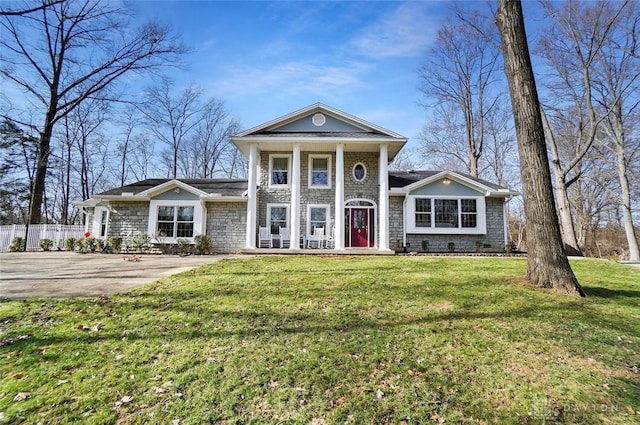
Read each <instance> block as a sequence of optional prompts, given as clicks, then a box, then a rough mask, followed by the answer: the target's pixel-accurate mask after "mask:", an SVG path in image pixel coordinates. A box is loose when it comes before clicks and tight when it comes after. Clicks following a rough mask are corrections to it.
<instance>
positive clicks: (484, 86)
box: [420, 11, 500, 177]
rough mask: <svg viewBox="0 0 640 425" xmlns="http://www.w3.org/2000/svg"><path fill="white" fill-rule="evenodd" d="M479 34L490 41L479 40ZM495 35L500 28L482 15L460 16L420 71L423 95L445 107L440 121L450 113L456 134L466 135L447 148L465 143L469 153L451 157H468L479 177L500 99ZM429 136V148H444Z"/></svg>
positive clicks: (458, 151) (440, 37) (456, 152)
mask: <svg viewBox="0 0 640 425" xmlns="http://www.w3.org/2000/svg"><path fill="white" fill-rule="evenodd" d="M478 31H480V32H482V33H483V34H485V36H482V37H480V36H478ZM495 33H496V31H495V27H494V26H492V25H491V22H490V21H489V20H487V19H486V18H484V17H482V16H481V15H480V14H479V13H477V12H475V11H474V12H471V13H470V14H468V16H465V17H464V18H463V17H461V16H460V14H457V15H455V17H453V18H452V20H450V21H449V22H447V23H446V24H445V25H443V26H442V27H441V28H440V29H439V30H438V36H437V39H436V44H435V47H434V49H433V51H432V52H431V55H430V59H429V60H428V61H427V63H425V64H424V65H423V66H422V67H421V68H420V79H421V80H422V86H421V91H422V92H423V93H424V94H425V95H426V96H429V97H431V96H434V97H435V98H436V99H437V101H438V103H439V104H440V105H443V107H442V108H441V109H440V113H439V114H438V116H439V118H442V117H444V116H445V115H444V114H449V116H450V118H451V119H455V127H456V130H455V131H456V132H460V133H462V134H461V136H462V137H460V138H456V139H450V140H449V141H448V143H447V145H449V144H451V143H453V141H454V140H463V141H464V150H461V149H459V146H456V149H455V150H453V151H451V152H450V154H451V156H453V157H457V158H458V159H461V158H463V157H464V158H465V160H464V162H465V163H466V165H467V171H468V172H469V173H470V174H471V175H472V176H475V177H478V174H479V168H478V161H479V159H480V158H481V157H482V155H483V152H484V143H485V136H486V133H485V122H486V121H485V120H486V117H487V115H489V114H490V113H491V111H492V110H493V109H494V107H495V106H496V103H497V102H498V99H499V98H500V93H499V92H497V91H496V90H495V89H494V85H495V84H494V83H495V82H496V80H497V78H498V73H499V69H500V64H499V59H500V52H499V50H498V49H497V48H496V44H497V43H493V42H492V41H491V37H495V36H497V35H496V34H495ZM445 105H446V106H445ZM451 112H453V114H451ZM449 128H450V129H453V128H454V127H451V126H449ZM425 136H426V137H425V138H424V140H425V142H424V143H426V144H428V145H435V144H438V143H439V140H438V137H437V136H436V138H432V137H430V136H431V131H430V129H428V130H427V133H426V134H425Z"/></svg>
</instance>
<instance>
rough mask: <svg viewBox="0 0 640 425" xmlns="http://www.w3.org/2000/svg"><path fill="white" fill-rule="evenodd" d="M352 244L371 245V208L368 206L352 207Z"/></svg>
mask: <svg viewBox="0 0 640 425" xmlns="http://www.w3.org/2000/svg"><path fill="white" fill-rule="evenodd" d="M351 246H353V247H368V246H369V210H368V209H366V208H352V209H351Z"/></svg>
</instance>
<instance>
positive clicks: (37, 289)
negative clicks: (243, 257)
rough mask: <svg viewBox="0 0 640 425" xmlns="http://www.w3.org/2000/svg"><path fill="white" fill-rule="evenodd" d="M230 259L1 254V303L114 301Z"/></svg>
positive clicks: (165, 256) (210, 256)
mask: <svg viewBox="0 0 640 425" xmlns="http://www.w3.org/2000/svg"><path fill="white" fill-rule="evenodd" d="M224 257H227V256H215V255H190V256H186V257H179V256H176V255H140V256H139V261H125V260H124V259H123V255H110V254H77V253H73V252H65V251H62V252H5V253H0V299H7V298H12V299H15V298H26V297H67V298H68V297H85V296H99V295H110V294H114V293H116V292H120V291H124V290H127V289H130V288H134V287H136V286H140V285H143V284H145V283H149V282H153V281H155V280H158V279H160V278H162V277H165V276H169V275H172V274H176V273H179V272H183V271H185V270H189V269H192V268H194V267H197V266H200V265H202V264H208V263H212V262H214V261H217V260H219V259H221V258H224Z"/></svg>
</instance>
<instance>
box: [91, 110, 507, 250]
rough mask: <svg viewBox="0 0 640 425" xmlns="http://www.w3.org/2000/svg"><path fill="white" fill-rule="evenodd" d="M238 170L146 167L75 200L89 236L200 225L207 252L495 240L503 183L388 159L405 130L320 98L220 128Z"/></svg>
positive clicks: (159, 239) (162, 235)
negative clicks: (173, 171) (172, 174)
mask: <svg viewBox="0 0 640 425" xmlns="http://www.w3.org/2000/svg"><path fill="white" fill-rule="evenodd" d="M231 140H232V142H233V143H234V144H235V146H237V148H238V149H239V150H240V151H241V152H242V153H243V154H244V155H245V156H246V158H247V159H248V160H249V172H248V180H224V179H218V180H198V179H148V180H144V181H141V182H138V183H134V184H131V185H127V186H123V187H120V188H116V189H112V190H108V191H106V192H103V193H99V194H97V195H94V196H93V197H92V198H91V199H89V200H86V201H84V202H82V203H80V205H81V206H82V207H83V208H84V210H85V212H86V223H87V231H90V232H91V233H92V234H93V235H94V236H96V237H100V238H106V237H110V236H125V237H126V236H131V235H133V234H137V233H146V234H148V235H149V236H151V239H152V243H172V242H176V240H177V239H178V238H188V239H190V240H192V238H193V237H194V236H195V235H198V234H207V235H210V236H211V238H212V240H213V250H214V251H216V252H238V251H251V252H253V251H255V250H256V249H260V248H269V249H271V248H278V249H281V248H284V249H289V250H291V251H298V250H300V249H308V248H323V249H331V250H333V251H335V252H342V251H344V252H355V251H356V250H366V251H367V252H372V253H373V252H376V253H391V252H393V250H394V249H404V248H405V247H407V248H408V249H410V250H413V251H416V250H427V249H428V250H429V251H445V252H446V251H455V252H475V251H478V250H479V249H482V250H485V251H503V250H504V248H505V244H506V242H507V232H506V221H507V220H506V213H505V205H506V202H507V201H508V200H509V199H510V198H511V197H512V196H514V195H516V193H515V192H512V191H510V190H509V189H507V188H504V187H501V186H498V185H495V184H492V183H490V182H487V181H484V180H481V179H478V178H474V177H471V176H467V175H464V174H460V173H457V172H453V171H440V172H433V171H411V170H410V171H402V172H398V171H389V169H388V167H389V163H390V162H391V161H392V160H393V159H394V157H395V156H396V155H397V154H398V152H399V151H400V150H401V149H402V148H403V146H404V145H405V143H406V142H407V139H406V138H405V137H403V136H401V135H399V134H396V133H394V132H392V131H389V130H387V129H384V128H382V127H379V126H377V125H375V124H372V123H369V122H367V121H365V120H362V119H360V118H358V117H355V116H353V115H349V114H347V113H345V112H342V111H339V110H337V109H334V108H331V107H329V106H326V105H323V104H320V103H318V104H314V105H311V106H309V107H306V108H304V109H301V110H298V111H295V112H293V113H290V114H288V115H285V116H283V117H280V118H277V119H275V120H273V121H269V122H267V123H265V124H262V125H259V126H257V127H254V128H251V129H249V130H246V131H244V132H242V133H239V134H237V135H235V136H233V137H232V139H231Z"/></svg>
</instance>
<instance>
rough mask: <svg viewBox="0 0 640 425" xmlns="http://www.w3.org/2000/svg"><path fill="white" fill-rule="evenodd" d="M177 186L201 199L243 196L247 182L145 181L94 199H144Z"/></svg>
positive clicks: (112, 190)
mask: <svg viewBox="0 0 640 425" xmlns="http://www.w3.org/2000/svg"><path fill="white" fill-rule="evenodd" d="M174 186H177V187H181V188H183V189H185V190H188V191H190V192H192V193H194V194H196V195H199V196H201V197H206V196H243V194H244V192H245V191H246V190H247V180H240V179H146V180H142V181H139V182H136V183H131V184H128V185H125V186H122V187H118V188H115V189H110V190H107V191H104V192H102V193H98V194H97V195H93V197H94V198H101V197H102V198H105V197H106V198H109V197H113V196H138V197H140V198H146V197H150V196H153V195H155V194H157V193H162V192H164V191H166V190H169V189H170V188H172V187H174Z"/></svg>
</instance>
